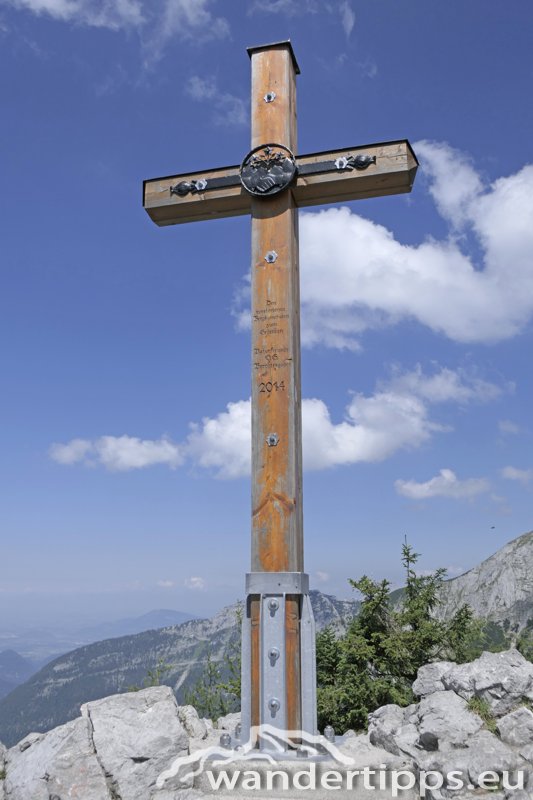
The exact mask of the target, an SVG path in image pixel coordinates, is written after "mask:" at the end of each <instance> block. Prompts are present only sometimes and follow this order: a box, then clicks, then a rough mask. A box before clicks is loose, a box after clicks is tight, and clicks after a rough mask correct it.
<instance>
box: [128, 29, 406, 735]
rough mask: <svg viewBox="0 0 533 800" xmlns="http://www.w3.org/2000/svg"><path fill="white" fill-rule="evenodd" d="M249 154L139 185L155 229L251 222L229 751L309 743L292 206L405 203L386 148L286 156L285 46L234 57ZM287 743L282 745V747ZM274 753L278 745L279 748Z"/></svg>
mask: <svg viewBox="0 0 533 800" xmlns="http://www.w3.org/2000/svg"><path fill="white" fill-rule="evenodd" d="M248 53H249V55H250V58H251V66H252V98H251V100H252V102H251V115H252V142H251V148H252V149H251V151H250V153H248V154H247V155H246V156H245V157H244V158H243V160H242V162H241V164H240V166H231V167H224V168H222V169H211V170H206V171H202V172H195V173H185V174H181V175H172V176H168V177H164V178H155V179H151V180H148V181H145V182H144V207H145V209H146V211H147V212H148V214H149V215H150V217H151V219H152V220H153V221H154V222H155V223H156V224H158V225H172V224H177V223H182V222H194V221H199V220H206V219H213V218H219V217H225V216H235V215H240V214H250V215H251V218H252V261H251V268H252V559H251V572H250V573H249V574H248V575H247V576H246V609H245V614H244V620H243V634H242V636H243V638H242V696H241V708H242V739H243V740H247V739H248V737H249V735H250V734H251V735H252V737H253V740H254V741H257V743H258V746H259V747H266V746H267V745H265V741H264V739H262V738H261V736H260V735H259V734H258V730H259V728H260V726H262V725H268V726H270V730H272V729H274V730H279V731H280V734H281V733H282V732H283V733H284V735H283V736H280V739H281V740H283V741H285V742H287V741H290V740H291V734H289V736H287V735H286V732H287V731H289V732H291V731H292V732H297V731H303V732H305V733H307V734H311V735H313V734H315V733H316V670H315V627H314V620H313V612H312V609H311V603H310V600H309V579H308V576H307V575H306V574H305V572H304V559H303V520H302V437H301V390H300V299H299V266H298V208H299V207H301V206H309V205H322V204H325V203H337V202H341V201H346V200H355V199H360V198H365V197H377V196H381V195H387V194H399V193H402V192H409V191H410V190H411V187H412V185H413V181H414V178H415V174H416V170H417V166H418V162H417V159H416V156H415V155H414V153H413V151H412V149H411V146H410V144H409V142H408V141H406V140H400V141H395V142H385V143H379V144H371V145H365V146H356V147H351V148H345V149H342V150H332V151H328V152H322V153H313V154H310V155H304V156H297V155H296V152H297V145H296V135H297V129H296V75H297V74H299V72H300V70H299V68H298V64H297V62H296V58H295V56H294V52H293V49H292V46H291V44H290V42H288V41H286V42H276V43H274V44H270V45H264V46H261V47H252V48H249V49H248ZM298 738H299V737H298V735H297V734H296V733H294V734H293V740H294V743H295V744H297V742H298ZM285 746H287V745H285Z"/></svg>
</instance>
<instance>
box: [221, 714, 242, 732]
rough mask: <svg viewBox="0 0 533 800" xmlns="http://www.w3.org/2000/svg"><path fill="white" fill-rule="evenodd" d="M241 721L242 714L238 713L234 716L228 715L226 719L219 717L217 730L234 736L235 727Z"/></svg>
mask: <svg viewBox="0 0 533 800" xmlns="http://www.w3.org/2000/svg"><path fill="white" fill-rule="evenodd" d="M240 721H241V712H240V711H237V712H235V713H233V714H226V715H225V716H224V717H219V718H218V719H217V721H216V724H215V728H216V729H217V730H219V731H228V733H231V735H232V736H233V733H234V731H235V726H236V725H238V723H239V722H240Z"/></svg>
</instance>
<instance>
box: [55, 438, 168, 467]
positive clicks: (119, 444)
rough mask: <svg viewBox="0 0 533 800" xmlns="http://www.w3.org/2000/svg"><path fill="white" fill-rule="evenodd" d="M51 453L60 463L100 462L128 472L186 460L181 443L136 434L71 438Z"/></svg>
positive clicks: (93, 463) (57, 445)
mask: <svg viewBox="0 0 533 800" xmlns="http://www.w3.org/2000/svg"><path fill="white" fill-rule="evenodd" d="M49 454H50V457H51V458H52V459H53V460H54V461H57V462H58V463H59V464H76V463H83V464H86V465H87V466H95V465H97V464H100V465H102V466H103V467H105V468H106V469H108V470H109V471H110V472H127V471H128V470H132V469H142V468H143V467H152V466H155V465H156V464H165V465H167V466H169V467H172V468H174V467H178V466H179V465H180V464H182V463H183V454H182V452H181V448H180V446H179V445H177V444H174V443H173V442H171V441H170V440H169V439H167V438H166V437H162V438H161V439H158V440H155V441H154V440H151V439H138V438H137V437H135V436H100V437H99V438H98V439H95V440H94V441H89V440H86V439H72V441H70V442H68V443H67V444H53V445H52V446H51V448H50V451H49Z"/></svg>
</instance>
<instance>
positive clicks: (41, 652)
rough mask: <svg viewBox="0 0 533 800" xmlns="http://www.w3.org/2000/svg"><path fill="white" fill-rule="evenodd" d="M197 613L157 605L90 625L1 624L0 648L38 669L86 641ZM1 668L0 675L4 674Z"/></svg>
mask: <svg viewBox="0 0 533 800" xmlns="http://www.w3.org/2000/svg"><path fill="white" fill-rule="evenodd" d="M195 618H196V615H195V614H189V613H186V612H184V611H174V610H172V609H167V608H163V609H157V610H156V611H150V612H148V614H143V615H142V616H140V617H126V618H125V619H119V620H116V621H115V622H103V623H101V624H98V625H92V626H90V627H87V626H85V627H82V628H73V627H44V628H39V627H32V628H15V629H14V628H4V627H2V626H1V625H0V652H2V651H4V650H14V651H15V652H17V653H18V654H19V655H21V656H23V657H24V658H26V659H27V660H28V661H31V662H32V663H33V664H34V665H35V667H36V669H40V668H41V667H42V666H44V664H45V663H47V662H48V661H50V660H51V659H52V658H57V656H59V655H62V654H63V653H68V652H69V651H70V650H75V649H76V648H77V647H81V646H82V645H85V644H91V643H92V642H99V641H101V640H102V639H111V638H113V637H114V636H127V635H129V634H133V633H141V632H142V631H149V630H152V629H153V628H165V627H167V626H168V625H180V624H181V623H182V622H187V620H189V619H195ZM2 677H3V676H2V673H1V672H0V678H2Z"/></svg>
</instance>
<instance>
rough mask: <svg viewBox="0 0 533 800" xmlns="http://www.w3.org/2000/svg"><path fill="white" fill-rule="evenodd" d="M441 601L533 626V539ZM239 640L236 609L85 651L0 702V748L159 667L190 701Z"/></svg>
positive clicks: (324, 616) (324, 618)
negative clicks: (212, 665)
mask: <svg viewBox="0 0 533 800" xmlns="http://www.w3.org/2000/svg"><path fill="white" fill-rule="evenodd" d="M400 591H401V590H400ZM394 594H395V595H396V596H397V595H398V594H400V592H398V593H394ZM311 601H312V604H313V609H314V613H315V619H316V622H317V627H318V628H319V629H321V628H323V627H325V626H326V625H333V627H334V628H335V629H336V630H337V631H339V632H341V631H342V630H344V629H345V628H346V625H347V623H348V621H349V620H350V619H352V618H353V617H354V615H356V614H357V612H358V608H359V603H358V602H356V601H341V600H337V599H336V598H335V597H332V596H331V595H325V594H322V593H321V592H318V591H312V592H311ZM442 601H443V605H442V607H441V609H440V610H439V614H441V615H443V616H445V617H449V616H451V615H452V614H453V613H454V612H455V611H456V610H457V609H458V608H459V607H460V606H461V605H462V604H465V603H467V604H468V605H470V606H471V608H472V609H473V611H474V612H475V614H476V615H477V616H480V617H485V618H487V619H490V620H492V621H493V622H495V623H497V624H499V625H501V626H502V627H503V628H505V630H507V631H517V632H518V631H520V630H521V629H522V628H524V627H525V626H530V627H533V532H530V533H526V534H524V535H523V536H520V537H519V538H518V539H515V540H514V541H512V542H510V543H509V544H507V545H505V547H503V548H502V549H501V550H499V551H498V552H497V553H495V554H494V555H493V556H491V557H490V558H488V559H486V560H485V561H483V562H482V563H481V564H480V565H479V566H477V567H475V568H474V569H471V570H469V571H468V572H466V573H465V574H464V575H461V576H459V577H457V578H453V579H451V580H449V581H446V583H445V586H444V590H443V593H442ZM157 613H162V612H157ZM172 613H177V612H172ZM149 616H150V615H149ZM141 619H142V618H141ZM152 621H154V622H155V621H156V619H155V618H154V619H153V620H152ZM117 624H118V623H117ZM95 632H96V631H95V630H94V629H93V634H94V633H95ZM109 632H110V629H109V628H106V634H108V633H109ZM239 636H240V631H239V627H238V624H237V606H231V607H229V608H226V609H224V610H223V611H221V612H220V613H219V614H217V615H216V616H215V617H213V618H212V619H208V620H199V619H192V620H189V621H186V622H182V624H172V625H171V626H170V627H165V628H163V629H161V630H150V631H146V632H144V633H136V634H134V635H128V636H121V637H120V638H111V639H109V638H108V639H107V640H106V641H99V642H96V643H94V644H89V645H86V646H84V647H81V648H78V649H76V650H74V651H73V652H71V653H68V654H67V655H65V656H61V657H59V658H56V659H55V660H54V661H52V662H51V663H49V664H47V665H46V666H45V667H44V668H43V669H41V670H40V671H39V672H38V673H37V674H35V675H33V676H32V677H31V678H30V679H29V680H28V681H26V683H24V684H22V685H20V686H18V687H17V688H16V689H14V690H13V691H12V692H10V694H9V695H8V696H7V697H5V698H4V699H3V700H1V701H0V741H3V742H4V744H7V745H13V744H15V743H16V742H17V741H18V740H19V739H21V738H22V737H23V736H25V735H26V734H27V733H28V732H29V731H46V730H49V729H51V728H53V727H55V726H57V725H60V724H62V723H63V722H66V721H67V720H70V719H73V718H74V717H76V716H77V715H78V712H79V707H80V705H81V704H82V703H83V702H86V701H88V700H96V699H99V698H101V697H105V696H106V695H110V694H114V693H116V692H124V691H127V689H128V687H130V686H132V685H137V686H140V685H142V683H143V680H144V679H145V678H146V676H147V673H148V670H150V669H153V668H154V667H155V666H156V665H157V663H158V662H159V661H160V660H162V661H163V662H164V663H165V664H169V665H170V666H171V669H170V671H169V672H168V674H167V675H166V677H165V679H164V682H165V683H167V684H168V685H169V686H172V687H173V689H174V691H175V693H176V696H177V698H178V701H183V699H184V695H185V693H186V691H187V689H188V688H190V687H191V685H193V684H194V683H195V682H196V680H197V679H198V678H199V677H200V675H201V673H202V670H203V667H204V664H205V661H206V659H207V656H208V654H209V655H210V656H211V657H212V658H213V659H214V660H220V659H222V657H223V655H224V653H225V652H226V649H227V647H228V646H229V645H231V644H232V643H236V642H237V641H238V639H239ZM1 677H2V675H1V673H0V678H1Z"/></svg>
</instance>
